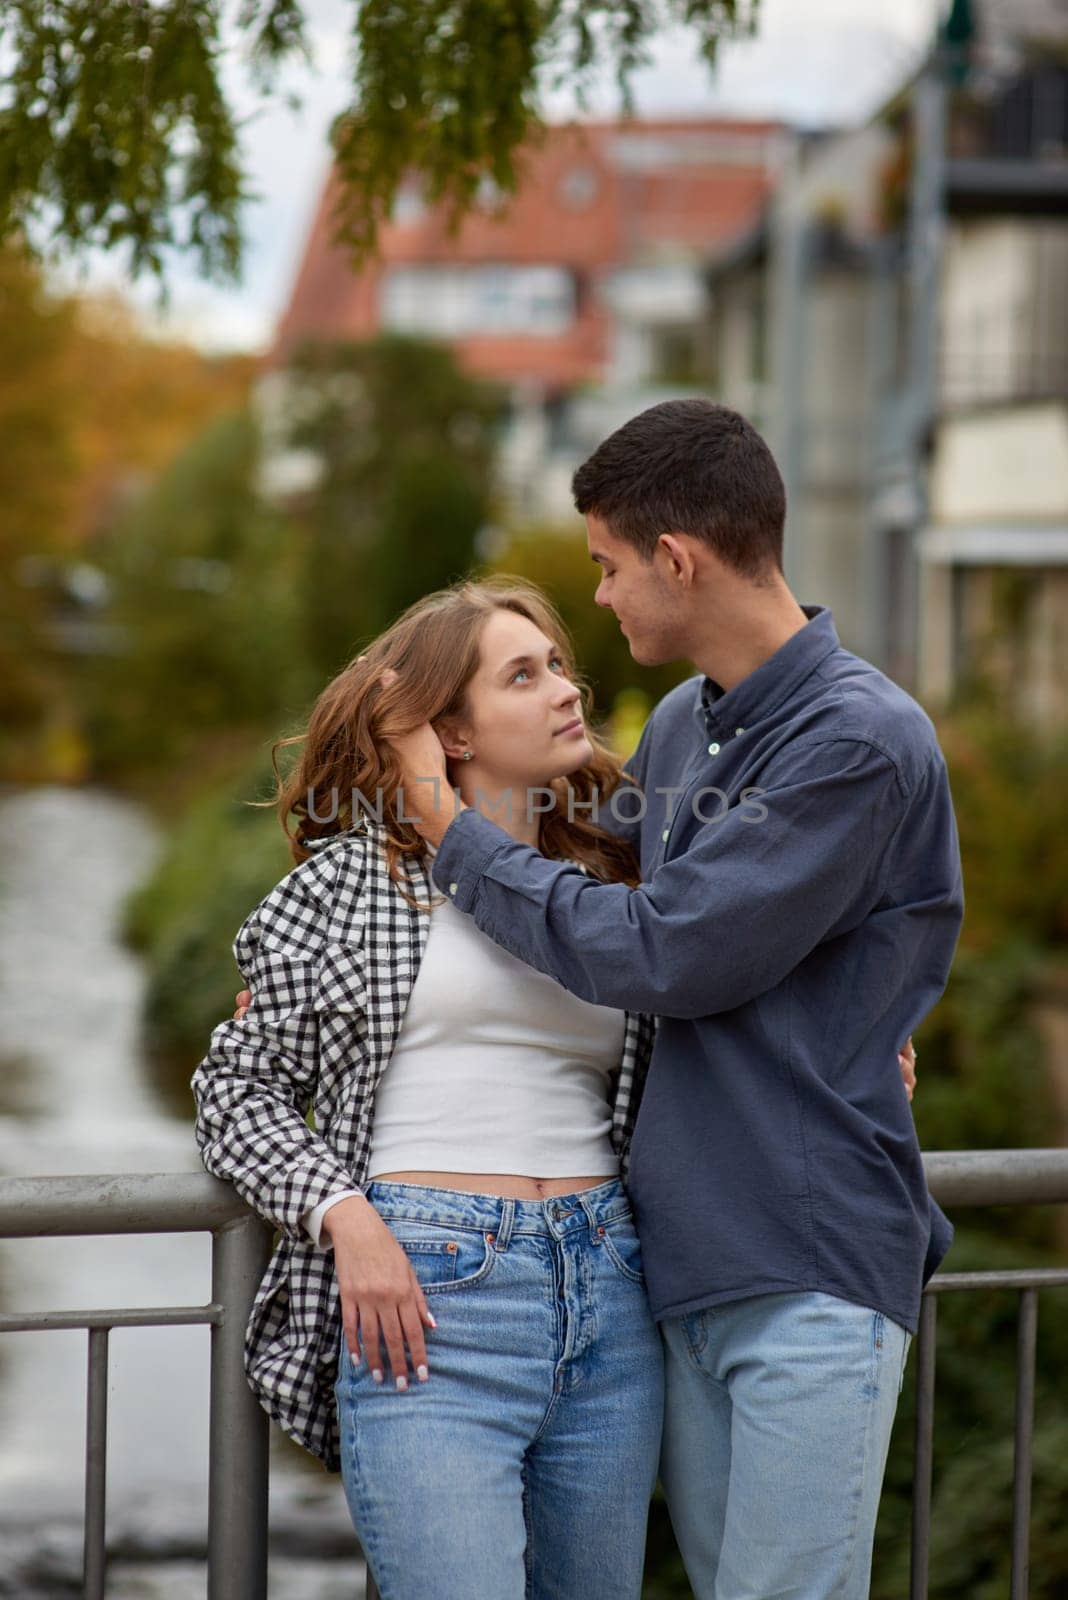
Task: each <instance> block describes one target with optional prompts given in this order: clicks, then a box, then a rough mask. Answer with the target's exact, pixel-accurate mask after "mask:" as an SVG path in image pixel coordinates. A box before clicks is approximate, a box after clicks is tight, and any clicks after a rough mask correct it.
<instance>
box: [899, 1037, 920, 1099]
mask: <svg viewBox="0 0 1068 1600" xmlns="http://www.w3.org/2000/svg"><path fill="white" fill-rule="evenodd" d="M897 1064H898V1066H899V1067H900V1068H901V1078H902V1082H903V1083H904V1085H905V1093H906V1094H907V1095H908V1097H909V1100H910V1101H911V1099H912V1096H913V1095H914V1094H915V1092H916V1051H915V1048H914V1046H913V1043H912V1035H911V1033H910V1034H909V1036H908V1038H907V1039H906V1040H905V1048H904V1049H903V1050H899V1051H898V1053H897Z"/></svg>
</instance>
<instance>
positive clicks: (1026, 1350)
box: [1009, 1289, 1038, 1600]
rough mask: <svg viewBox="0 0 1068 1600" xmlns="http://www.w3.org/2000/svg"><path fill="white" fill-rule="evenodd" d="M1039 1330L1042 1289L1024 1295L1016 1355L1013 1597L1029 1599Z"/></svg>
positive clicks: (1016, 1599)
mask: <svg viewBox="0 0 1068 1600" xmlns="http://www.w3.org/2000/svg"><path fill="white" fill-rule="evenodd" d="M1037 1334H1038V1290H1037V1289H1024V1290H1023V1291H1022V1292H1021V1295H1020V1326H1019V1334H1018V1342H1017V1355H1016V1444H1015V1456H1014V1461H1013V1481H1012V1577H1011V1580H1010V1583H1011V1587H1010V1589H1009V1594H1010V1596H1011V1600H1027V1588H1028V1569H1029V1567H1030V1557H1031V1444H1032V1439H1033V1436H1034V1425H1035V1348H1036V1344H1037Z"/></svg>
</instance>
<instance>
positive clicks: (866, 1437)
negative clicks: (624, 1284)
mask: <svg viewBox="0 0 1068 1600" xmlns="http://www.w3.org/2000/svg"><path fill="white" fill-rule="evenodd" d="M660 1326H661V1332H662V1334H663V1338H664V1349H665V1357H666V1363H665V1416H664V1441H663V1452H662V1457H661V1464H660V1475H661V1479H662V1481H663V1485H664V1492H665V1495H666V1498H667V1502H668V1510H669V1512H670V1514H671V1522H672V1526H673V1527H674V1530H675V1537H676V1539H677V1540H678V1545H679V1549H680V1551H681V1553H682V1558H683V1561H684V1563H685V1566H686V1572H687V1575H688V1577H689V1579H690V1584H691V1586H692V1588H693V1593H694V1596H695V1597H696V1600H831V1597H833V1600H865V1597H866V1596H867V1594H868V1588H869V1581H870V1573H871V1550H872V1538H873V1534H874V1530H875V1517H876V1512H877V1510H878V1504H879V1493H880V1490H881V1487H882V1480H883V1472H884V1470H885V1466H886V1454H887V1448H888V1446H889V1441H890V1429H891V1426H892V1424H893V1420H894V1412H895V1410H896V1408H897V1399H898V1395H899V1393H900V1391H901V1384H902V1380H903V1376H904V1367H905V1360H906V1357H907V1355H908V1347H909V1341H910V1336H909V1334H908V1333H907V1332H906V1330H905V1329H904V1328H901V1327H899V1326H898V1324H897V1323H896V1322H892V1321H891V1320H890V1318H889V1317H886V1316H884V1315H883V1314H882V1312H879V1311H872V1310H869V1309H866V1308H865V1307H863V1306H858V1305H853V1304H852V1303H851V1302H849V1301H846V1300H840V1299H837V1298H836V1297H835V1296H833V1295H828V1294H818V1293H806V1294H770V1295H756V1296H753V1297H751V1298H749V1299H745V1300H735V1301H731V1302H729V1303H727V1304H725V1305H720V1306H715V1307H713V1308H711V1309H709V1310H705V1311H697V1312H693V1313H691V1314H690V1315H689V1316H685V1317H677V1318H669V1319H667V1320H665V1321H664V1322H662V1323H661V1325H660Z"/></svg>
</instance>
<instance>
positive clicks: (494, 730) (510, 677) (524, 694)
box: [443, 611, 593, 790]
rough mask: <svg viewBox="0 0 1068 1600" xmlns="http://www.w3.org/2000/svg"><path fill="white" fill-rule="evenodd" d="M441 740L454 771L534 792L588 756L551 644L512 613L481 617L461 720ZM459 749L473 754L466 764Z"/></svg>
mask: <svg viewBox="0 0 1068 1600" xmlns="http://www.w3.org/2000/svg"><path fill="white" fill-rule="evenodd" d="M443 733H444V734H445V737H444V744H445V749H446V752H447V754H448V755H449V756H450V758H451V759H452V761H453V762H454V763H455V767H454V771H456V772H457V773H460V772H463V771H464V770H465V769H467V770H468V771H469V772H470V775H471V777H472V778H473V779H474V780H475V781H476V782H477V781H478V780H479V779H482V780H483V781H484V782H485V783H486V784H492V785H493V786H494V787H495V788H509V787H510V788H512V789H518V790H524V789H526V788H530V787H537V786H539V785H543V784H545V783H547V782H548V781H549V780H550V779H551V778H562V777H566V776H567V775H568V773H571V772H575V771H576V770H577V769H578V768H579V767H581V766H583V765H584V764H585V763H586V762H587V761H589V760H590V759H591V757H592V756H593V747H592V746H591V744H590V742H589V739H588V738H587V736H586V729H585V726H584V725H583V720H582V706H581V703H580V697H579V691H578V689H577V688H576V687H575V685H574V684H573V683H572V682H571V681H570V679H569V678H568V677H567V676H566V675H565V672H564V663H563V660H562V658H561V657H560V655H559V654H558V651H557V647H556V645H555V643H554V641H553V640H552V639H550V638H548V637H547V636H546V635H545V634H544V633H542V631H541V629H540V628H539V627H537V626H536V625H535V624H534V623H533V622H531V621H530V620H529V618H527V617H523V616H520V615H518V613H516V612H514V611H494V612H493V613H492V614H491V615H490V616H489V617H487V619H486V621H485V623H484V624H483V627H482V633H481V636H480V639H479V665H478V670H477V671H476V673H475V675H474V677H473V678H472V679H471V681H470V683H469V684H468V685H467V705H466V712H465V715H464V717H463V718H461V719H460V720H459V721H458V722H457V723H455V724H454V725H453V727H452V728H450V729H449V730H447V732H446V730H443ZM454 734H455V737H454V736H453V735H454ZM463 749H469V750H471V751H472V752H473V755H472V759H471V761H470V762H464V761H462V759H461V757H460V752H461V751H462V750H463Z"/></svg>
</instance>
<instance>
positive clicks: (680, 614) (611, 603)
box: [586, 512, 686, 667]
mask: <svg viewBox="0 0 1068 1600" xmlns="http://www.w3.org/2000/svg"><path fill="white" fill-rule="evenodd" d="M586 544H587V547H588V548H589V552H590V556H591V558H592V560H594V561H596V563H597V565H598V566H599V567H600V569H601V581H600V583H599V584H598V585H597V593H596V594H595V595H594V597H593V598H594V601H595V602H596V604H597V605H599V606H607V608H608V609H609V610H610V611H612V612H614V613H615V616H616V620H617V621H618V623H619V626H620V629H621V630H622V633H623V636H624V638H625V639H626V641H627V643H628V645H629V646H630V653H631V655H632V656H633V657H634V659H635V661H637V662H638V663H639V665H641V666H643V667H658V666H660V665H662V663H664V662H665V661H677V660H679V659H680V657H682V656H684V655H685V654H686V645H685V629H686V617H685V614H684V606H683V604H682V600H681V596H680V594H679V590H678V586H677V585H674V586H673V585H672V584H671V582H670V581H669V578H668V576H667V569H668V558H667V557H666V555H665V553H664V551H663V549H662V548H658V549H657V551H656V553H655V555H654V556H653V559H652V561H643V560H642V558H641V556H640V555H639V554H638V552H637V550H636V549H635V548H634V546H633V545H632V544H630V543H629V542H628V541H627V540H625V539H617V538H615V537H614V536H613V535H612V534H611V533H609V531H608V529H607V527H606V526H605V524H604V523H603V522H602V521H601V519H600V518H599V517H596V516H594V515H593V513H592V512H590V513H588V514H587V517H586Z"/></svg>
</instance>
